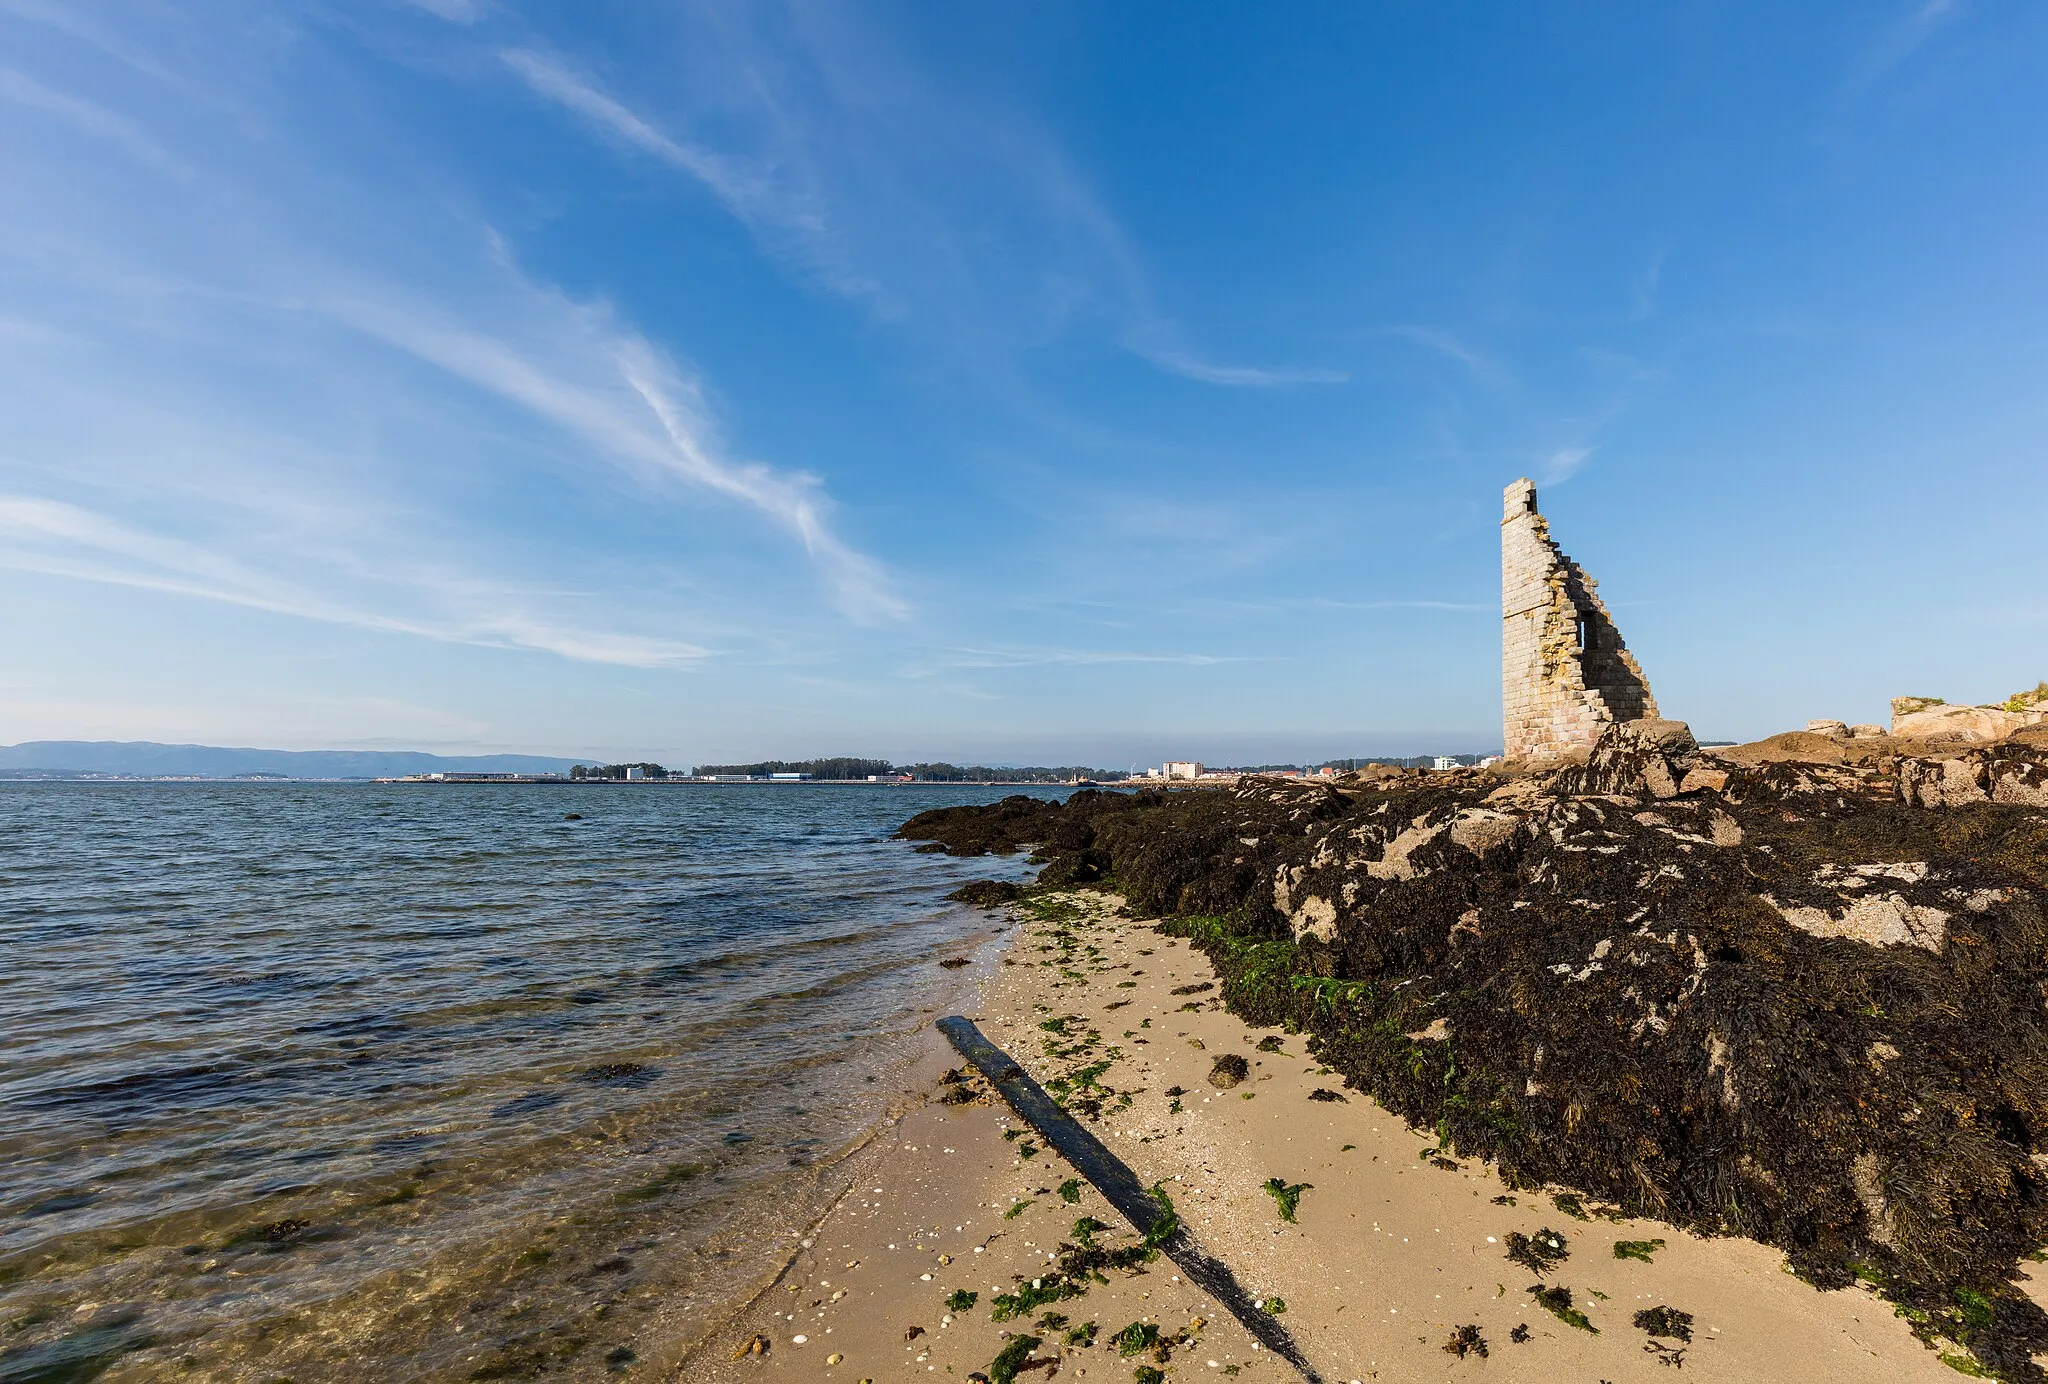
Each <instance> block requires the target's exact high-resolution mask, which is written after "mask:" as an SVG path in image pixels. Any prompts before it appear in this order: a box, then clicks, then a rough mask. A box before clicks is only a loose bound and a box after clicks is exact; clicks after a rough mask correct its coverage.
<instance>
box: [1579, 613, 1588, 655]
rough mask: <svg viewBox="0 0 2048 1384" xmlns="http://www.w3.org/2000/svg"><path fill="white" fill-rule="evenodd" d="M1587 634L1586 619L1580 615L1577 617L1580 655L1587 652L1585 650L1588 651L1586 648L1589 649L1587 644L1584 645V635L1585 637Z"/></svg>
mask: <svg viewBox="0 0 2048 1384" xmlns="http://www.w3.org/2000/svg"><path fill="white" fill-rule="evenodd" d="M1587 633H1588V630H1587V628H1586V617H1585V616H1583V615H1581V616H1580V617H1579V652H1580V653H1584V652H1586V650H1587V649H1588V648H1589V647H1590V646H1589V645H1588V644H1587V643H1586V635H1587Z"/></svg>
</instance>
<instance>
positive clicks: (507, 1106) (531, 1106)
mask: <svg viewBox="0 0 2048 1384" xmlns="http://www.w3.org/2000/svg"><path fill="white" fill-rule="evenodd" d="M561 1103H562V1093H561V1092H559V1091H528V1092H527V1093H526V1094H525V1095H523V1096H514V1097H512V1099H510V1100H508V1101H506V1102H505V1103H504V1104H502V1105H500V1106H498V1107H496V1108H495V1109H493V1110H492V1111H491V1118H492V1119H494V1120H502V1119H504V1118H505V1117H507V1116H508V1115H531V1114H532V1113H533V1112H534V1111H536V1110H546V1109H547V1108H548V1107H549V1106H552V1105H560V1104H561Z"/></svg>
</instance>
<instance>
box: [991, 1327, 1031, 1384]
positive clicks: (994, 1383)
mask: <svg viewBox="0 0 2048 1384" xmlns="http://www.w3.org/2000/svg"><path fill="white" fill-rule="evenodd" d="M1039 1341H1040V1338H1039V1337H1037V1336H1012V1337H1011V1338H1010V1341H1009V1344H1008V1345H1006V1346H1004V1347H1003V1349H1002V1351H1001V1353H999V1354H998V1355H997V1356H996V1358H995V1359H993V1360H991V1361H989V1362H988V1378H989V1384H1017V1371H1018V1369H1019V1368H1021V1367H1022V1366H1023V1364H1024V1362H1025V1361H1026V1360H1028V1359H1030V1358H1031V1352H1032V1351H1034V1350H1037V1349H1038V1346H1039Z"/></svg>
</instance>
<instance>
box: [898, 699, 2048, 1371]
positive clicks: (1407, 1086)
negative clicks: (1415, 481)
mask: <svg viewBox="0 0 2048 1384" xmlns="http://www.w3.org/2000/svg"><path fill="white" fill-rule="evenodd" d="M1013 801H1014V800H1013ZM1005 806H1006V805H1005V804H997V805H996V806H995V807H994V808H990V809H980V808H961V809H950V810H948V811H947V812H945V813H934V814H926V815H925V817H924V818H920V819H918V821H916V822H913V823H911V824H908V825H906V827H905V828H904V830H903V833H902V834H903V835H905V836H906V837H910V838H913V839H940V840H945V841H947V842H949V843H950V842H955V841H958V842H963V843H971V842H985V841H993V840H996V839H1003V840H1008V841H1013V842H1014V843H1015V844H1014V845H1013V846H1012V847H1011V848H1012V849H1016V848H1021V847H1022V846H1024V845H1031V846H1033V847H1035V848H1036V849H1037V850H1038V851H1039V852H1040V854H1041V855H1043V856H1045V857H1047V858H1048V860H1049V864H1048V865H1047V870H1046V873H1047V875H1054V874H1056V873H1058V872H1060V871H1062V870H1063V869H1065V870H1068V871H1078V870H1079V869H1080V868H1081V867H1083V866H1085V867H1086V868H1087V869H1088V870H1093V871H1098V872H1100V873H1101V874H1102V875H1104V876H1108V877H1113V878H1114V879H1115V881H1116V884H1117V887H1118V889H1119V890H1120V891H1121V892H1122V893H1123V894H1124V895H1125V896H1126V897H1127V898H1129V899H1130V901H1131V903H1132V905H1133V906H1134V907H1135V908H1138V909H1143V910H1147V911H1150V912H1153V913H1156V914H1158V915H1160V916H1163V917H1165V918H1167V919H1169V922H1168V923H1167V924H1166V925H1165V926H1166V928H1167V930H1169V931H1176V932H1179V933H1182V934H1184V935H1186V936H1189V937H1191V938H1192V939H1193V940H1194V941H1195V942H1196V944H1197V945H1198V946H1200V947H1201V948H1202V949H1203V950H1204V951H1206V952H1207V953H1208V954H1209V956H1210V957H1211V958H1212V960H1213V961H1214V962H1215V964H1216V966H1217V969H1218V972H1219V975H1220V978H1221V981H1222V997H1223V999H1224V1000H1225V1002H1226V1003H1227V1004H1229V1005H1230V1006H1231V1007H1232V1008H1233V1009H1235V1010H1236V1011H1238V1012H1239V1013H1241V1014H1243V1015H1244V1016H1245V1017H1246V1018H1248V1019H1250V1020H1252V1021H1253V1022H1255V1023H1258V1024H1261V1025H1288V1026H1291V1027H1294V1028H1297V1029H1300V1030H1303V1031H1306V1032H1307V1033H1308V1034H1309V1035H1310V1043H1311V1051H1312V1052H1313V1053H1314V1054H1315V1056H1316V1057H1317V1059H1318V1060H1320V1061H1321V1062H1323V1063H1325V1064H1326V1065H1328V1066H1330V1067H1332V1068H1334V1069H1335V1070H1337V1071H1339V1072H1341V1073H1343V1075H1344V1077H1345V1079H1346V1082H1347V1084H1348V1085H1350V1086H1352V1087H1354V1088H1356V1089H1361V1090H1364V1091H1366V1092H1369V1093H1370V1094H1371V1095H1372V1096H1373V1097H1374V1098H1375V1099H1377V1100H1378V1101H1379V1102H1380V1103H1382V1104H1383V1105H1385V1106H1387V1107H1388V1108H1389V1109H1392V1110H1394V1111H1396V1112H1398V1113H1399V1114H1401V1115H1402V1116H1403V1117H1405V1118H1406V1119H1408V1120H1410V1121H1412V1122H1414V1123H1416V1124H1418V1125H1427V1126H1430V1127H1432V1128H1433V1129H1435V1130H1437V1131H1439V1132H1440V1133H1441V1134H1443V1135H1444V1136H1445V1137H1446V1138H1447V1139H1448V1141H1449V1143H1450V1144H1451V1146H1453V1147H1455V1149H1456V1150H1457V1151H1458V1152H1459V1153H1460V1154H1464V1155H1468V1156H1481V1157H1485V1158H1489V1159H1491V1160H1493V1161H1494V1162H1496V1163H1497V1165H1498V1166H1499V1168H1500V1170H1501V1172H1502V1174H1503V1176H1504V1177H1506V1178H1507V1179H1508V1180H1509V1181H1510V1182H1512V1183H1515V1184H1517V1185H1532V1186H1533V1185H1541V1184H1562V1185H1565V1186H1570V1187H1576V1188H1579V1189H1582V1190H1584V1191H1586V1192H1590V1193H1593V1194H1596V1195H1598V1196H1601V1197H1604V1198H1606V1199H1609V1200H1611V1201H1613V1202H1615V1203H1617V1204H1619V1205H1620V1206H1622V1207H1624V1208H1626V1209H1627V1210H1628V1211H1630V1212H1631V1213H1634V1214H1639V1215H1647V1216H1654V1217H1657V1218H1660V1219H1663V1220H1665V1221H1668V1222H1671V1223H1673V1224H1677V1225H1681V1226H1685V1227H1688V1228H1690V1229H1694V1230H1698V1231H1702V1232H1708V1233H1732V1234H1743V1235H1748V1236H1751V1237H1754V1238H1756V1239H1759V1240H1762V1241H1765V1242H1768V1243H1770V1244H1773V1245H1776V1246H1778V1247H1780V1248H1782V1249H1783V1250H1784V1252H1785V1253H1786V1255H1787V1256H1788V1258H1789V1259H1790V1261H1791V1263H1792V1266H1793V1267H1794V1268H1795V1269H1796V1270H1797V1271H1798V1272H1799V1273H1801V1274H1802V1275H1804V1276H1805V1277H1807V1278H1808V1279H1809V1280H1811V1281H1812V1282H1814V1283H1816V1284H1818V1285H1821V1286H1824V1287H1838V1286H1843V1285H1846V1284H1848V1283H1850V1282H1852V1281H1854V1280H1855V1279H1858V1278H1861V1279H1863V1280H1865V1281H1868V1282H1872V1283H1874V1284H1877V1285H1878V1286H1880V1287H1881V1288H1882V1289H1883V1290H1884V1291H1885V1292H1886V1293H1887V1294H1888V1295H1890V1296H1891V1297H1892V1298H1893V1299H1894V1300H1895V1301H1896V1302H1897V1303H1898V1304H1899V1305H1900V1308H1901V1311H1902V1312H1903V1313H1904V1315H1906V1316H1907V1317H1908V1319H1909V1320H1911V1321H1912V1322H1913V1324H1914V1326H1915V1329H1916V1330H1917V1331H1919V1332H1920V1334H1921V1335H1922V1336H1923V1337H1924V1338H1926V1339H1928V1340H1930V1341H1947V1342H1955V1343H1959V1344H1961V1345H1964V1346H1967V1347H1968V1348H1969V1349H1970V1350H1971V1351H1972V1352H1974V1354H1975V1356H1976V1358H1977V1359H1978V1360H1979V1361H1981V1362H1982V1363H1983V1365H1984V1366H1985V1368H1987V1369H1989V1370H1991V1371H1993V1372H1994V1373H1996V1374H1998V1375H2000V1376H2001V1377H2005V1378H2010V1379H2016V1380H2019V1379H2025V1380H2041V1379H2043V1378H2044V1377H2048V1376H2044V1375H2043V1373H2042V1371H2041V1370H2040V1369H2039V1368H2038V1367H2037V1366H2036V1365H2035V1364H2034V1363H2033V1356H2034V1354H2035V1353H2037V1352H2040V1351H2042V1350H2044V1349H2048V1316H2044V1314H2043V1313H2042V1312H2041V1310H2040V1309H2039V1308H2038V1307H2036V1306H2035V1305H2034V1304H2033V1303H2032V1302H2031V1301H2030V1300H2029V1299H2028V1298H2027V1297H2025V1296H2024V1295H2023V1294H2022V1293H2021V1292H2019V1291H2018V1289H2017V1288H2015V1287H2014V1286H2013V1284H2012V1281H2011V1278H2012V1274H2013V1272H2014V1269H2015V1266H2016V1263H2017V1261H2018V1259H2019V1258H2020V1257H2021V1256H2022V1255H2026V1254H2029V1253H2031V1252H2033V1251H2035V1250H2037V1249H2039V1248H2040V1247H2041V1246H2043V1245H2044V1244H2048V1005H2044V1001H2048V745H2043V744H2039V743H2034V742H2032V741H2031V740H2029V739H2013V740H2008V741H2007V742H2005V743H2002V744H1997V745H1992V746H1986V747H1975V748H1971V749H1969V750H1967V751H1965V752H1957V753H1949V754H1947V755H1945V756H1942V757H1933V756H1929V757H1925V758H1910V757H1899V756H1896V755H1892V754H1878V755H1873V756H1871V757H1869V758H1867V759H1864V760H1860V761H1858V762H1808V761H1801V760H1797V759H1790V758H1787V759H1771V760H1767V761H1764V762H1748V763H1745V762H1741V761H1740V760H1739V759H1737V758H1735V757H1729V758H1725V759H1724V758H1719V757H1716V756H1714V755H1712V754H1711V753H1709V752H1707V751H1704V750H1702V749H1700V747H1699V746H1698V745H1697V744H1695V743H1694V742H1693V740H1692V737H1691V735H1690V733H1689V732H1686V730H1685V728H1684V727H1683V726H1682V725H1679V724H1678V723H1675V722H1635V723H1624V724H1622V725H1618V726H1615V727H1613V728H1611V729H1610V730H1609V731H1608V732H1607V733H1606V734H1605V735H1604V736H1603V737H1602V739H1601V741H1600V743H1599V744H1598V745H1597V746H1596V747H1595V748H1594V750H1593V751H1592V753H1591V754H1590V755H1589V756H1588V757H1587V759H1586V762H1585V763H1584V764H1581V765H1577V766H1573V767H1569V768H1565V769H1562V770H1558V771H1555V772H1552V773H1547V774H1538V775H1524V776H1521V777H1515V778H1507V779H1503V778H1502V777H1500V776H1497V775H1491V774H1486V773H1481V772H1477V771H1453V772H1446V773H1434V774H1412V775H1399V776H1392V775H1379V776H1375V777H1374V778H1372V779H1370V780H1368V779H1364V778H1351V779H1343V780H1338V781H1337V782H1335V783H1309V782H1304V781H1299V780H1279V779H1266V778H1250V777H1248V778H1245V779H1241V780H1239V781H1238V782H1237V783H1235V784H1234V785H1232V786H1230V787H1227V788H1219V789H1213V790H1211V789H1203V790H1192V791H1183V792H1177V793H1159V792H1149V793H1141V794H1136V795H1130V794H1115V793H1093V794H1076V795H1074V797H1073V798H1072V799H1070V800H1069V801H1068V802H1067V803H1066V804H1065V805H1064V806H1054V805H1050V804H1035V805H1034V807H1033V808H1032V809H1031V810H1030V812H1029V813H1027V812H1025V811H1023V810H1011V811H1007V812H1005V811H1004V809H1005ZM978 814H986V815H987V816H988V817H989V818H991V819H992V820H989V821H986V822H977V821H976V820H975V819H976V817H977V815H978ZM928 819H930V820H928ZM920 824H922V825H920ZM1006 832H1007V833H1011V835H1009V836H1003V835H1002V833H1006ZM948 848H949V849H952V847H951V845H949V847H948ZM1064 877H1066V878H1075V877H1077V875H1076V874H1073V873H1069V874H1067V875H1066V876H1064Z"/></svg>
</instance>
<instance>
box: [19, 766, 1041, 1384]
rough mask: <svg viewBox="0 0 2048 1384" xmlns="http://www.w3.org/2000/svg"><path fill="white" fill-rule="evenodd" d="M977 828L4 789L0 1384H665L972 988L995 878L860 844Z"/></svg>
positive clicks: (672, 800) (462, 795) (802, 796)
mask: <svg viewBox="0 0 2048 1384" xmlns="http://www.w3.org/2000/svg"><path fill="white" fill-rule="evenodd" d="M1012 791H1017V790H1010V789H993V790H991V789H969V788H959V787H950V786H929V787H926V786H909V787H896V786H889V787H883V786H876V787H834V786H825V785H807V786H782V785H776V786H769V785H761V786H741V785H732V786H723V785H719V786H711V785H701V786H699V785H693V786H638V785H635V786H626V785H613V786H591V787H554V786H525V785H490V786H470V785H462V786H444V785H403V784H392V785H376V784H341V783H333V784H328V783H180V784H172V783H133V784H113V783H8V784H0V1169H4V1172H0V1381H5V1384H25V1382H26V1381H60V1380H86V1379H94V1378H98V1379H104V1380H108V1381H126V1380H144V1379H151V1380H153V1379H166V1378H175V1379H181V1380H222V1381H226V1380H235V1381H265V1384H271V1382H272V1381H278V1380H291V1381H295V1384H313V1382H314V1381H319V1380H343V1379H346V1380H349V1381H351V1384H362V1381H364V1380H385V1379H391V1380H400V1379H403V1380H457V1379H514V1378H532V1377H540V1376H543V1375H545V1376H548V1377H559V1378H627V1379H635V1378H657V1377H660V1375H661V1374H663V1373H664V1372H665V1371H667V1370H668V1369H670V1368H672V1367H673V1365H674V1363H675V1361H676V1359H677V1358H679V1356H680V1355H681V1353H682V1352H683V1351H684V1350H685V1349H687V1348H688V1346H689V1344H690V1343H691V1342H692V1341H693V1340H695V1339H697V1337H698V1336H699V1335H700V1334H701V1333H702V1332H703V1331H705V1330H706V1329H708V1328H709V1327H710V1326H712V1325H714V1324H715V1323H716V1321H717V1320H718V1318H719V1316H720V1314H721V1313H722V1312H724V1311H725V1310H728V1309H729V1308H730V1306H731V1305H732V1303H733V1300H734V1298H735V1297H736V1296H741V1295H744V1294H746V1293H747V1292H750V1291H752V1290H753V1288H754V1287H755V1286H756V1285H757V1284H758V1283H759V1281H760V1280H761V1276H762V1274H763V1273H764V1272H772V1270H773V1266H774V1264H775V1263H776V1262H778V1261H779V1258H780V1257H781V1256H784V1255H786V1254H787V1253H788V1251H789V1249H790V1248H791V1246H792V1244H793V1241H794V1239H795V1237H797V1236H798V1235H800V1234H801V1232H802V1229H803V1227H804V1226H805V1225H806V1224H808V1223H809V1220H810V1218H812V1217H813V1216H815V1215H816V1214H817V1213H818V1212H819V1211H820V1210H822V1208H823V1206H824V1205H825V1204H826V1203H827V1202H829V1200H830V1198H831V1196H832V1195H833V1194H834V1192H835V1190H836V1183H835V1182H834V1177H833V1170H834V1164H835V1162H836V1160H837V1159H838V1158H839V1157H840V1156H841V1155H843V1154H844V1153H846V1152H848V1151H850V1150H851V1149H852V1148H854V1147H856V1146H857V1145H858V1144H859V1143H860V1142H861V1140H862V1139H863V1138H864V1137H867V1135H868V1134H870V1133H871V1132H872V1131H873V1130H874V1129H875V1128H876V1127H877V1126H878V1124H879V1122H880V1121H882V1120H883V1119H885V1118H887V1117H888V1116H889V1114H890V1113H891V1111H892V1110H894V1109H898V1108H901V1106H902V1104H903V1103H904V1102H905V1101H908V1100H914V1099H916V1093H915V1092H914V1091H912V1090H911V1089H910V1088H911V1087H912V1086H913V1085H914V1084H915V1083H914V1081H913V1079H912V1076H911V1066H912V1064H913V1063H914V1062H916V1061H919V1060H928V1059H929V1052H930V1043H931V1040H930V1038H929V1036H928V1035H929V1027H928V1025H929V1021H930V1019H931V1017H932V1016H933V1015H934V1014H939V1013H944V1012H947V1011H948V1010H949V1009H951V1008H953V1007H955V1006H957V1005H959V1004H961V1003H963V1002H970V1001H969V996H970V995H971V992H972V986H973V984H974V981H975V977H976V976H977V975H979V974H985V972H986V969H987V960H988V955H989V953H990V952H991V951H992V950H993V948H992V946H991V945H990V943H991V940H992V938H993V937H994V936H995V928H996V926H997V924H996V922H995V921H994V920H992V919H991V918H989V917H988V916H987V915H983V914H979V913H976V912H973V911H971V910H965V909H962V908H959V907H958V906H956V905H951V904H948V903H946V902H944V895H945V894H946V893H947V892H948V891H949V890H951V889H952V888H954V887H956V886H957V885H958V884H959V883H961V882H962V881H963V880H966V879H970V878H976V877H984V876H989V875H996V876H998V877H1008V878H1019V877H1021V876H1022V873H1023V868H1024V867H1023V863H1022V862H1021V861H1019V860H1010V861H991V860H987V859H982V860H968V861H957V860H950V859H947V858H945V857H942V856H934V855H926V854H918V853H915V852H914V851H913V850H912V849H911V848H910V847H909V846H908V845H906V844H905V843H902V842H897V841H892V840H890V839H888V838H889V834H890V832H891V831H892V830H893V829H894V828H895V827H896V826H897V825H898V824H899V823H900V822H902V821H903V820H904V819H905V818H906V817H909V816H910V815H912V814H913V813H915V812H918V811H921V810H923V809H925V808H927V807H932V806H938V805H950V804H955V803H964V802H973V801H988V800H991V799H993V798H995V797H997V796H1000V795H1001V794H1003V793H1005V792H1012ZM1034 791H1035V792H1037V793H1038V794H1040V795H1051V794H1052V790H1034ZM977 957H979V958H980V959H979V962H978V963H976V958H977ZM947 960H953V961H955V962H958V961H960V960H967V961H969V962H970V963H976V964H970V965H967V966H965V967H958V966H956V967H954V968H948V967H945V966H944V965H942V963H943V962H945V961H947Z"/></svg>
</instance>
